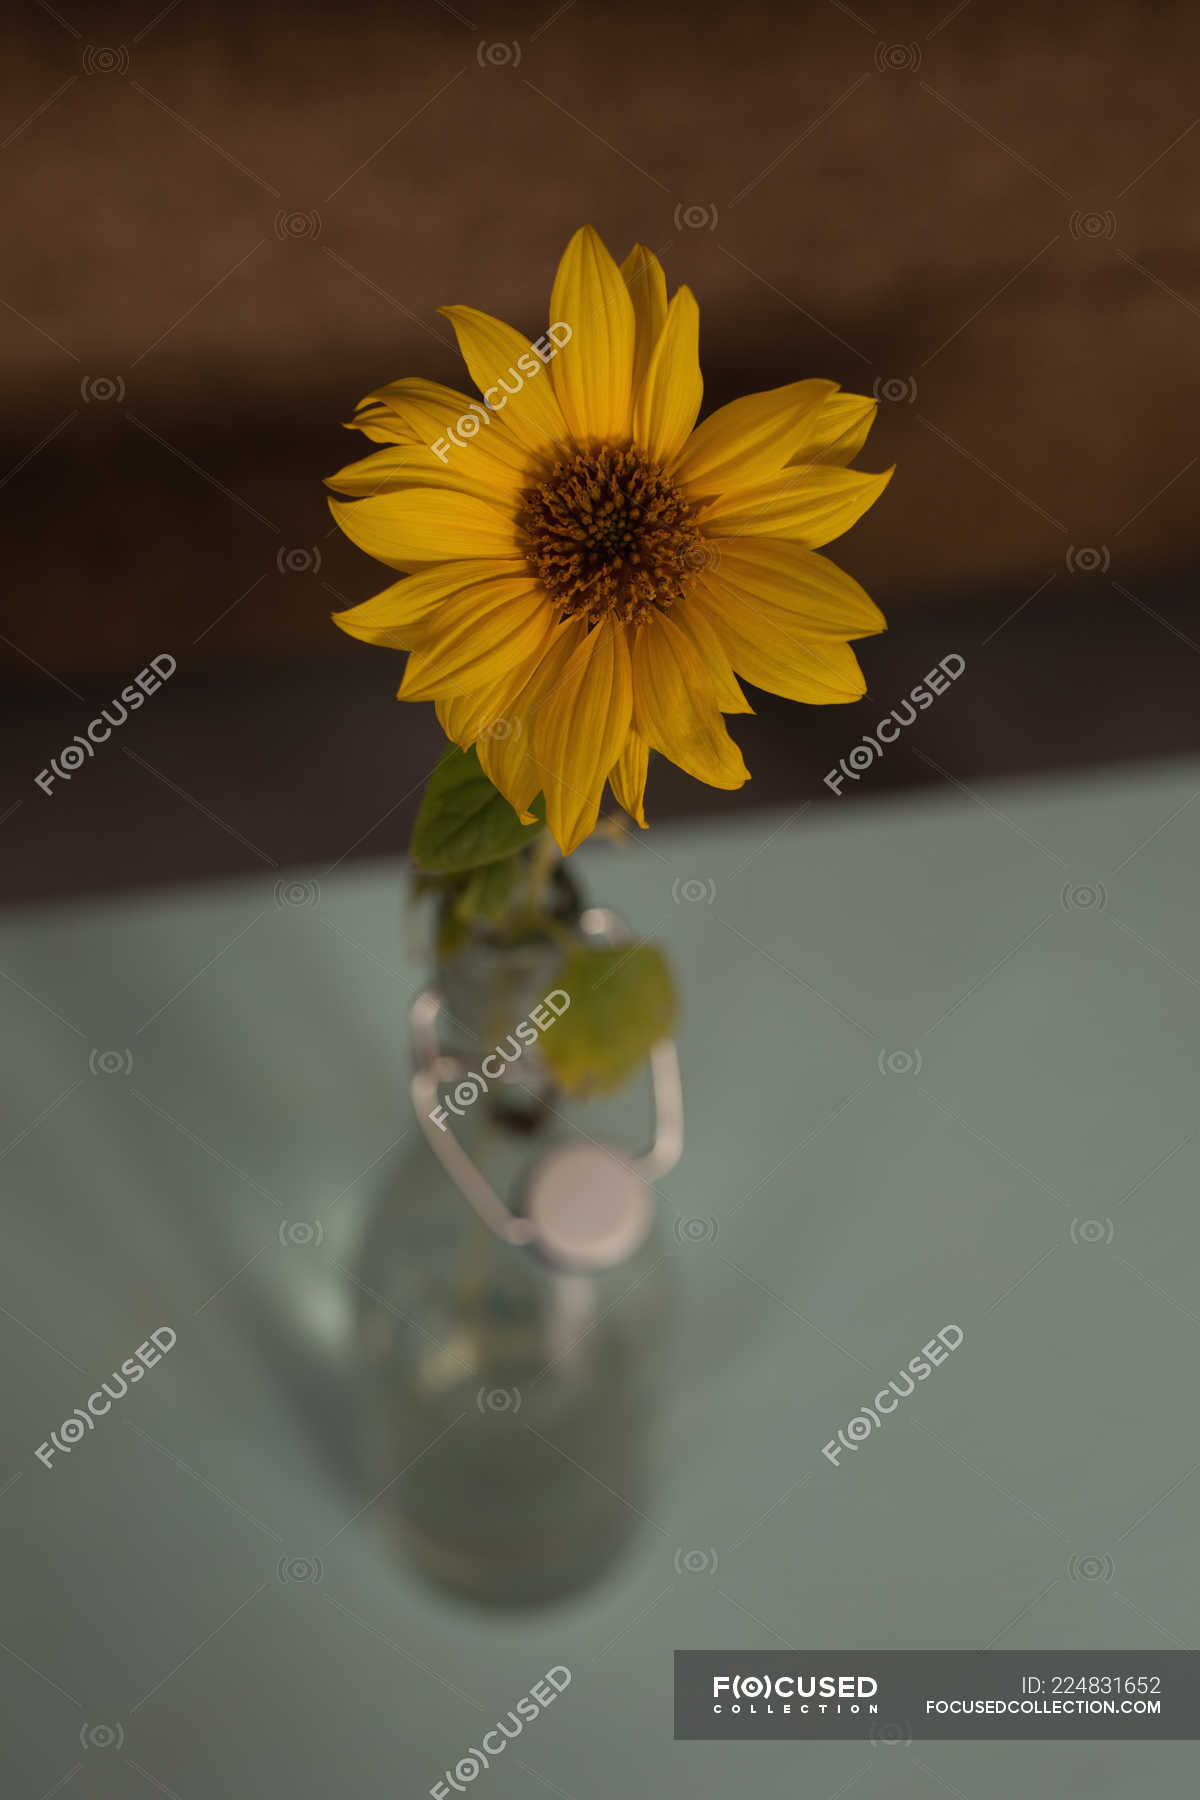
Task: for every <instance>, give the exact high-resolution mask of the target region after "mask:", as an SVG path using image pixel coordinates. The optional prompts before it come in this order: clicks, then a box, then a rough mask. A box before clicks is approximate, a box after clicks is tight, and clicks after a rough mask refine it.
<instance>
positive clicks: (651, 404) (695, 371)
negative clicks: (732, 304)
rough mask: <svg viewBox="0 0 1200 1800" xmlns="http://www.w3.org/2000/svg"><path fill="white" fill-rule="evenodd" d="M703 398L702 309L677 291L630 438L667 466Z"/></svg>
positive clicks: (683, 290) (687, 290)
mask: <svg viewBox="0 0 1200 1800" xmlns="http://www.w3.org/2000/svg"><path fill="white" fill-rule="evenodd" d="M703 398H704V382H703V380H702V379H701V375H700V309H699V307H698V306H697V305H696V300H695V296H694V295H693V293H692V291H691V289H690V288H686V287H681V288H680V289H679V291H678V293H677V294H676V295H675V297H674V299H673V300H672V301H671V304H670V306H669V307H668V309H667V322H666V324H665V325H664V326H663V329H662V331H661V333H660V334H659V339H658V342H657V344H656V345H655V347H654V351H653V354H652V355H651V357H650V362H649V365H648V367H647V369H646V378H645V380H644V381H643V383H642V386H641V391H640V393H639V395H638V400H637V404H636V406H635V407H634V414H633V435H634V439H635V441H636V442H637V443H639V444H641V445H643V446H644V448H645V449H646V450H647V451H648V452H649V454H650V455H651V456H652V457H653V458H654V460H655V461H656V462H658V463H667V462H669V461H670V460H671V459H672V458H673V457H674V456H675V455H676V454H677V453H678V452H679V451H680V450H682V449H683V446H684V444H686V442H687V440H688V434H689V433H690V431H691V429H692V427H693V425H695V423H696V418H697V415H698V414H699V411H700V402H701V400H702V399H703Z"/></svg>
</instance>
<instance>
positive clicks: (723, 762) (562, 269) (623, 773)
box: [329, 227, 891, 854]
mask: <svg viewBox="0 0 1200 1800" xmlns="http://www.w3.org/2000/svg"><path fill="white" fill-rule="evenodd" d="M441 311H442V312H443V313H444V314H445V316H446V317H447V318H448V319H449V320H450V322H451V324H452V325H453V327H454V330H455V332H456V334H457V337H458V343H459V348H460V350H461V351H462V355H463V359H464V361H465V362H466V365H467V368H468V370H469V371H470V374H471V378H472V380H473V381H474V382H475V384H476V386H477V387H478V389H479V391H480V393H481V394H482V395H483V397H484V401H485V402H486V404H480V402H479V401H477V400H472V399H470V398H469V397H468V396H467V395H465V394H458V393H455V392H454V391H453V389H451V388H447V387H443V386H441V385H440V384H439V383H437V382H432V381H425V380H423V379H421V378H420V377H417V376H414V377H410V378H408V379H406V380H403V381H396V382H392V383H391V384H390V385H389V386H387V387H383V388H379V389H378V390H377V391H376V392H375V393H373V394H369V395H368V396H367V398H366V399H365V400H364V401H363V402H362V404H361V406H360V407H359V409H358V412H357V414H356V416H355V418H354V420H353V422H352V423H353V427H354V428H357V429H358V430H360V431H363V432H365V433H366V435H367V436H368V437H369V438H370V439H371V440H372V441H373V442H374V443H376V444H381V445H384V446H386V447H385V448H383V449H380V450H377V451H376V452H374V453H373V454H372V455H369V456H367V457H365V458H363V460H362V461H361V462H356V463H351V464H350V465H349V467H347V468H345V469H343V470H342V471H341V472H340V474H338V475H336V476H334V477H333V478H332V480H331V481H330V483H329V485H330V486H331V487H333V488H334V489H336V490H337V491H338V492H340V493H341V494H344V495H348V496H351V497H350V498H349V499H344V500H334V501H331V503H330V504H331V506H332V509H333V515H334V518H335V519H336V520H337V522H338V524H339V525H340V526H341V528H342V530H343V531H344V532H345V533H346V535H347V536H348V537H350V538H351V539H353V541H354V542H355V543H356V544H358V545H359V546H360V547H361V548H362V549H363V550H365V551H367V552H368V554H369V555H371V556H374V557H376V558H377V559H378V560H379V561H380V562H384V563H388V564H390V566H391V567H392V568H394V569H400V570H403V571H404V572H405V579H403V580H402V581H398V582H396V583H395V584H394V585H393V586H391V587H389V588H387V589H385V590H384V592H383V593H381V594H378V595H376V597H375V598H374V599H373V600H368V601H366V602H365V603H364V604H363V605H361V606H356V607H353V608H351V609H350V610H349V611H348V612H343V613H337V614H335V615H334V617H335V619H336V621H337V623H338V624H339V625H340V626H341V627H342V629H343V631H347V632H349V633H350V634H351V635H352V636H354V637H359V638H363V639H365V640H366V641H367V642H368V643H375V644H387V645H389V646H391V647H392V648H394V649H398V650H408V651H410V652H411V655H410V656H409V659H408V663H407V666H406V668H405V673H404V680H403V682H402V684H401V686H400V690H399V695H398V698H400V699H401V700H433V701H435V702H436V703H437V713H438V718H439V719H440V721H441V724H442V727H443V729H444V730H445V732H446V735H447V736H448V737H449V738H450V739H451V740H452V742H454V743H456V744H458V745H460V746H461V747H462V748H464V749H465V748H467V747H469V746H470V745H471V744H475V745H476V747H477V751H478V755H479V760H480V763H481V764H482V766H483V768H484V770H485V771H486V773H487V775H488V777H489V779H490V780H491V781H492V782H493V783H494V785H495V786H496V787H497V788H498V789H499V790H500V792H501V793H502V794H504V795H505V796H506V798H507V799H508V800H509V801H510V802H511V803H512V805H513V806H514V807H515V808H516V810H517V812H518V813H519V814H520V815H521V817H522V819H523V820H524V821H525V822H527V823H528V822H529V819H530V818H531V814H530V812H529V808H530V805H531V803H532V801H533V800H534V799H535V798H536V796H537V795H538V794H539V793H544V794H545V799H546V822H547V824H548V826H549V828H550V830H551V832H552V833H553V835H554V838H555V840H556V841H557V843H558V845H559V847H560V848H561V849H562V851H563V852H564V854H566V853H569V852H570V851H571V850H573V849H574V848H575V846H576V845H577V844H578V843H580V842H581V841H582V839H583V838H585V837H586V836H587V835H588V833H589V832H590V831H591V830H592V829H593V828H594V826H595V824H596V819H597V816H598V813H599V808H600V801H601V796H602V794H603V791H604V784H605V782H606V781H607V782H609V783H610V784H611V786H612V791H613V793H614V794H615V796H616V798H617V800H618V801H619V803H620V804H621V805H622V806H623V807H624V808H625V809H626V810H627V811H628V812H629V813H631V814H632V816H633V817H634V818H636V819H637V821H638V823H639V824H641V825H644V824H645V822H646V821H645V815H644V812H643V793H644V789H645V784H646V765H647V759H648V755H649V752H650V751H651V750H657V751H659V752H660V753H661V754H662V755H663V756H666V757H668V758H669V759H670V760H671V761H672V762H674V763H677V764H678V765H679V767H680V768H681V769H685V770H686V771H687V773H688V774H689V775H694V776H695V777H696V778H697V779H698V780H700V781H705V782H708V783H709V784H710V785H711V786H713V787H720V788H736V787H740V786H741V785H742V783H743V782H744V781H746V780H747V779H748V771H747V769H746V765H745V763H744V762H743V761H742V754H741V751H740V750H739V749H738V747H737V745H736V744H735V743H734V741H733V739H732V738H731V737H730V735H729V733H728V731H727V730H726V728H725V721H724V719H723V717H722V715H723V714H724V713H738V712H743V713H744V712H751V711H752V710H753V709H752V707H751V706H750V705H749V704H748V702H747V700H746V697H745V695H744V694H743V692H742V690H741V687H740V685H739V683H738V680H737V676H738V675H740V676H742V677H743V678H744V679H745V680H746V681H748V682H750V683H751V684H752V685H753V686H755V687H759V688H763V689H766V690H767V691H768V692H770V693H775V694H782V695H784V696H785V697H786V698H787V699H790V700H801V701H805V702H807V703H808V704H810V705H818V706H819V705H826V704H828V703H830V702H834V701H846V700H857V699H859V698H860V696H861V695H862V694H863V693H864V692H865V683H864V681H863V678H862V674H861V672H860V670H859V667H858V664H857V662H856V661H855V657H854V653H853V651H852V650H851V649H850V645H849V641H848V640H850V639H852V638H859V637H866V636H868V635H870V634H871V633H872V632H876V631H882V630H883V629H884V620H883V615H882V614H881V613H880V611H879V609H878V608H877V607H876V606H875V604H874V603H873V602H872V601H871V600H870V598H869V597H868V596H867V594H866V593H865V592H864V591H863V589H862V588H861V587H860V586H859V585H858V583H857V582H856V581H853V580H852V579H851V578H850V577H849V576H848V575H846V574H844V573H843V572H842V571H841V570H840V569H838V568H837V567H835V565H834V564H833V563H831V562H830V561H828V559H827V558H826V557H823V556H820V555H818V554H817V552H818V550H819V548H820V546H821V545H823V544H827V543H829V542H830V540H831V539H833V538H835V537H838V536H839V535H840V534H841V533H842V532H843V531H846V530H847V529H848V528H849V527H850V526H851V525H853V523H854V522H855V520H856V519H857V518H859V516H860V515H861V514H862V513H863V512H865V511H866V509H867V507H868V506H870V505H871V503H872V501H874V500H875V499H876V498H877V497H878V495H879V494H880V493H882V491H883V489H884V488H885V487H886V485H887V483H888V480H889V479H890V476H891V470H890V469H889V470H887V471H886V472H885V473H884V474H882V475H866V474H862V473H861V472H859V471H856V470H852V469H850V468H849V467H848V465H849V463H850V461H851V460H852V458H853V457H855V456H856V455H857V454H858V452H859V450H860V449H861V448H862V445H863V443H864V441H865V439H866V435H867V432H868V430H869V429H870V425H871V421H872V419H873V417H874V413H875V405H874V402H873V401H871V400H868V399H865V398H863V397H862V396H860V395H857V394H842V393H839V392H838V390H837V386H836V384H835V383H834V382H832V381H797V382H793V383H791V384H790V385H789V386H787V387H780V388H774V389H772V390H770V391H769V392H767V393H761V394H750V395H748V396H747V397H745V398H744V399H741V400H734V401H731V402H730V404H729V405H728V406H723V407H721V408H720V410H719V411H717V412H715V413H713V414H712V415H711V416H710V417H709V418H707V419H706V420H705V421H704V423H703V424H702V425H697V424H696V419H697V416H698V414H699V412H700V399H701V394H702V391H703V389H702V382H701V378H700V363H699V356H698V348H697V340H698V329H699V313H698V310H697V306H696V302H695V299H694V298H693V296H692V294H691V292H690V291H689V289H688V288H686V287H681V288H680V289H679V290H678V291H677V292H676V293H675V295H674V296H673V297H672V298H671V300H670V301H669V302H668V299H667V287H666V278H665V276H664V274H663V270H662V266H661V265H660V263H659V261H658V259H657V257H655V256H653V255H652V254H651V253H650V251H648V250H646V249H645V248H643V246H641V245H640V244H639V245H638V246H636V247H635V249H634V250H632V251H631V252H630V254H629V256H628V257H627V258H626V260H625V261H624V262H623V263H622V264H621V266H620V267H619V268H618V266H617V264H616V263H615V262H614V261H613V258H612V257H611V256H610V255H609V253H608V251H607V250H606V249H605V247H604V245H603V244H602V243H601V241H600V239H599V237H598V236H597V234H596V233H595V232H594V231H593V230H592V229H591V228H590V227H585V228H584V229H583V230H581V231H577V232H576V234H575V236H574V237H573V238H572V239H571V242H570V243H569V244H568V246H567V250H566V254H565V255H564V257H563V259H562V262H561V263H560V265H559V269H558V275H557V277H556V279H555V283H554V291H553V294H552V296H551V301H550V329H549V330H548V331H547V332H546V333H545V334H544V335H543V336H542V337H541V338H538V339H537V340H536V341H535V342H534V343H532V344H531V343H530V341H529V339H527V338H525V337H523V336H522V335H521V334H520V332H518V331H515V330H514V329H513V328H512V326H510V325H504V324H502V323H501V322H500V320H498V319H493V318H490V317H489V316H488V315H487V314H486V313H481V312H477V311H476V310H475V309H474V308H473V307H469V306H445V307H442V308H441Z"/></svg>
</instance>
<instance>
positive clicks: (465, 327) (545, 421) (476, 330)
mask: <svg viewBox="0 0 1200 1800" xmlns="http://www.w3.org/2000/svg"><path fill="white" fill-rule="evenodd" d="M438 311H439V312H440V313H442V314H443V315H444V317H446V318H447V319H449V321H450V323H451V325H453V327H454V335H455V336H456V337H457V339H458V347H459V349H460V350H461V351H462V357H463V361H464V362H465V363H466V365H467V368H468V369H469V370H470V372H471V380H472V381H473V382H474V383H475V385H476V387H477V388H478V389H479V392H480V393H481V394H482V395H483V399H484V404H485V405H487V406H488V407H491V408H492V409H494V411H495V414H496V417H497V419H498V420H499V421H500V422H501V423H503V424H504V425H505V426H506V427H507V429H508V430H509V431H510V432H511V433H512V435H513V436H514V437H515V438H516V439H518V441H519V442H520V443H522V444H523V445H524V446H525V448H526V449H528V450H547V449H549V448H551V447H552V446H553V445H555V444H558V443H561V442H562V441H563V440H564V439H565V438H566V436H567V428H566V426H565V425H564V423H563V416H562V413H561V411H560V410H559V405H558V401H557V400H556V399H555V398H554V388H553V385H552V383H551V381H550V379H549V376H548V370H549V369H551V368H553V366H554V363H553V362H549V363H548V362H547V361H546V360H545V358H546V356H549V355H551V354H552V352H553V346H552V345H551V344H548V343H546V341H545V339H542V338H539V340H538V342H539V343H543V344H545V351H544V354H542V355H539V354H538V352H537V351H536V350H534V348H533V346H532V345H531V343H530V341H529V339H528V338H527V337H522V335H521V333H520V332H519V331H515V330H514V329H513V327H512V326H511V325H506V324H505V323H504V321H503V320H502V319H494V318H492V316H491V314H490V313H484V312H478V311H477V310H476V308H475V307H473V306H439V307H438ZM561 355H562V352H561V351H560V352H559V356H561ZM555 360H557V358H556V359H555Z"/></svg>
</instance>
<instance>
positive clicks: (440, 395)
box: [346, 375, 529, 475]
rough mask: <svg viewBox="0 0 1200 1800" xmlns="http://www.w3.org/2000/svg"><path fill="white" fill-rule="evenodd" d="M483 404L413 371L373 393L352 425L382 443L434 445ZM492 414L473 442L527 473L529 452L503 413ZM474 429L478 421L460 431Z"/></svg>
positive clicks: (483, 452)
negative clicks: (411, 373) (508, 424)
mask: <svg viewBox="0 0 1200 1800" xmlns="http://www.w3.org/2000/svg"><path fill="white" fill-rule="evenodd" d="M479 407H480V402H479V401H478V400H475V399H472V397H471V395H470V394H460V393H458V392H457V391H456V390H455V389H454V388H449V387H445V386H444V385H443V384H442V383H441V382H440V381H426V380H425V378H424V376H422V375H409V376H406V377H405V378H404V380H403V381H392V382H389V383H388V385H387V386H386V387H381V388H376V389H375V392H374V393H373V394H368V395H367V397H366V399H365V400H363V401H361V402H360V403H359V410H358V412H357V413H356V414H355V416H354V418H353V419H352V420H350V421H349V422H348V424H347V427H346V429H347V430H348V431H362V432H365V434H366V435H367V437H369V438H370V439H371V440H372V442H374V443H376V444H406V445H409V446H410V447H411V446H413V445H418V444H419V445H423V446H424V447H425V448H426V449H430V450H431V449H432V448H433V446H434V444H435V443H437V441H438V439H439V438H444V437H446V436H447V435H448V433H449V432H450V431H451V430H453V429H455V428H456V427H457V426H458V424H459V422H460V421H462V420H466V419H472V420H474V419H479ZM489 416H490V417H491V418H492V424H491V426H490V427H484V422H483V421H482V420H480V427H481V428H480V429H479V431H478V435H477V436H475V437H474V438H473V440H472V444H471V448H472V449H473V450H475V451H476V452H477V453H478V454H479V455H480V456H486V457H487V458H489V459H491V460H493V461H496V462H500V463H502V464H503V465H504V466H505V468H510V469H512V470H513V471H514V473H516V474H518V475H519V474H521V473H522V471H523V470H524V469H525V468H526V467H527V465H528V462H529V452H528V451H527V450H526V449H525V448H524V446H523V445H522V444H520V443H518V441H517V439H516V438H515V437H514V436H513V434H512V432H511V431H510V430H509V428H508V426H507V425H506V424H505V423H504V420H503V418H502V417H501V416H500V415H499V414H492V415H489ZM474 430H475V426H474V425H473V424H471V425H466V426H465V427H464V429H463V431H462V432H460V433H459V434H458V435H460V436H463V435H466V436H470V434H471V433H472V432H473V431H474ZM456 447H458V446H456Z"/></svg>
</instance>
